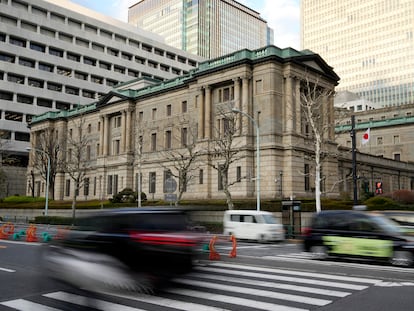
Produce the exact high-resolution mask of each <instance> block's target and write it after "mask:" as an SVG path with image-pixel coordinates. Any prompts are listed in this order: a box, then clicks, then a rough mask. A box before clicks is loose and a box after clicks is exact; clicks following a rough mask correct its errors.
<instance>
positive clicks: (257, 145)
mask: <svg viewBox="0 0 414 311" xmlns="http://www.w3.org/2000/svg"><path fill="white" fill-rule="evenodd" d="M231 111H233V112H234V113H240V114H242V115H245V116H246V117H247V118H249V120H250V121H252V122H253V124H254V126H255V127H256V195H257V203H256V208H257V210H258V211H260V131H259V125H258V124H257V122H256V120H255V119H253V118H252V117H251V116H250V115H249V114H247V113H245V112H243V111H241V110H239V109H237V108H232V109H231Z"/></svg>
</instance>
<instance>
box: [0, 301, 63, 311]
mask: <svg viewBox="0 0 414 311" xmlns="http://www.w3.org/2000/svg"><path fill="white" fill-rule="evenodd" d="M0 304H1V305H3V306H6V307H10V308H13V309H16V310H19V311H62V310H61V309H55V308H52V307H48V306H45V305H42V304H39V303H35V302H31V301H28V300H24V299H16V300H10V301H3V302H0Z"/></svg>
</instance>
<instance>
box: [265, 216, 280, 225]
mask: <svg viewBox="0 0 414 311" xmlns="http://www.w3.org/2000/svg"><path fill="white" fill-rule="evenodd" d="M263 220H264V222H265V223H266V224H277V220H276V219H275V218H274V217H273V216H272V215H263Z"/></svg>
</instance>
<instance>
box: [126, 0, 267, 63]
mask: <svg viewBox="0 0 414 311" xmlns="http://www.w3.org/2000/svg"><path fill="white" fill-rule="evenodd" d="M128 22H129V23H130V24H132V25H134V26H136V27H138V28H142V29H146V30H149V31H151V32H154V33H156V34H159V35H161V36H162V37H164V38H165V42H166V43H167V44H170V45H172V46H174V47H176V48H178V49H182V50H184V51H188V52H190V53H193V54H197V55H200V56H203V57H205V58H209V59H211V58H215V57H218V56H222V55H225V54H228V53H232V52H234V51H237V50H240V49H244V48H247V49H257V48H260V47H263V46H266V45H269V44H273V30H272V29H270V28H269V27H268V26H267V22H266V21H265V20H263V19H262V18H261V17H260V13H258V12H256V11H254V10H252V9H250V8H248V7H246V6H244V5H242V4H241V3H239V2H237V1H234V0H205V1H188V0H142V1H140V2H138V3H136V4H135V5H133V6H131V7H130V8H129V11H128Z"/></svg>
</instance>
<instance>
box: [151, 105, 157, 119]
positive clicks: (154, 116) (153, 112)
mask: <svg viewBox="0 0 414 311" xmlns="http://www.w3.org/2000/svg"><path fill="white" fill-rule="evenodd" d="M156 118H157V108H153V109H152V120H155V119H156Z"/></svg>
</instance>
